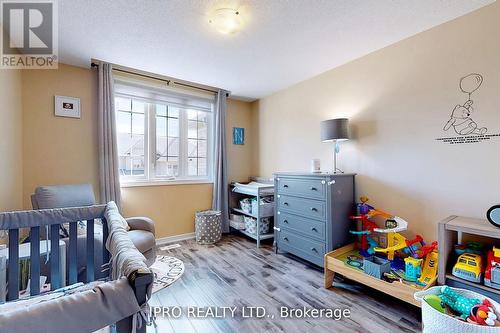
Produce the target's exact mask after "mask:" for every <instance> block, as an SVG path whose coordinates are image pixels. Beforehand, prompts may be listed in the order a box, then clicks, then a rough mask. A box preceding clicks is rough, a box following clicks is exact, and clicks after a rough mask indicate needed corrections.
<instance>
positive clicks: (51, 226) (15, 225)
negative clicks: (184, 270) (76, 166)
mask: <svg viewBox="0 0 500 333" xmlns="http://www.w3.org/2000/svg"><path fill="white" fill-rule="evenodd" d="M122 220H123V219H122V218H121V216H120V215H119V212H118V208H117V207H116V205H115V204H114V203H113V202H111V203H108V204H106V205H94V206H86V207H75V208H57V209H45V210H31V211H18V212H7V213H0V230H7V231H8V257H7V258H4V259H3V262H4V264H5V265H6V274H5V275H6V276H4V279H5V280H6V282H7V291H6V301H7V302H6V303H5V304H4V305H0V328H1V329H0V331H2V332H6V333H8V332H10V331H13V332H16V333H18V332H32V331H33V329H36V331H37V332H51V333H52V332H72V333H76V332H93V331H96V330H99V329H101V328H103V327H105V326H108V325H112V324H115V323H116V330H117V331H118V332H119V333H122V332H123V333H125V332H140V333H142V332H145V331H146V325H144V324H143V323H141V318H139V316H138V313H140V311H141V307H142V306H144V305H145V304H147V300H148V298H149V296H150V290H151V286H152V283H153V273H152V272H151V270H150V269H149V268H148V267H147V265H146V264H145V261H146V259H145V258H144V256H143V255H142V254H141V253H140V252H139V251H138V250H137V249H136V248H135V246H134V245H133V243H132V242H131V240H130V238H129V237H128V236H127V232H126V227H125V226H124V225H123V223H122ZM81 221H86V249H85V252H86V254H85V257H86V263H85V271H86V274H85V276H86V281H78V260H77V258H78V253H77V223H80V222H81ZM62 223H68V224H69V241H68V243H67V245H68V251H67V252H66V253H68V255H67V258H62V257H63V256H62V255H61V251H60V248H59V246H60V244H59V237H60V236H59V228H60V225H61V224H62ZM96 223H98V224H99V225H102V237H103V242H102V246H103V248H102V255H103V263H106V264H105V265H103V266H102V267H101V269H102V272H105V275H106V276H108V278H107V279H106V280H105V281H101V282H99V283H98V284H97V283H96V282H93V281H94V280H95V277H96V273H97V272H96V271H95V265H94V250H95V248H94V243H95V242H94V237H95V235H94V226H95V225H96ZM41 228H46V229H48V234H49V238H50V240H51V241H50V244H49V243H48V242H47V243H46V244H48V246H47V247H48V249H45V250H46V251H47V252H48V254H47V257H48V261H46V260H44V257H43V256H42V257H41V255H40V245H41V244H42V247H43V246H44V242H45V241H44V240H41V239H40V231H41ZM23 233H29V240H30V242H29V252H30V253H29V297H28V298H27V299H28V300H35V301H36V299H37V297H43V296H42V295H43V294H42V295H41V287H42V286H41V285H40V276H41V274H40V272H41V267H42V266H43V267H44V269H47V270H48V271H49V274H48V275H49V276H48V277H47V278H48V281H49V282H50V291H51V292H53V293H55V292H60V291H61V290H62V289H61V288H62V287H64V286H66V285H68V286H74V285H75V284H77V283H78V282H80V283H81V282H84V283H86V284H88V283H95V284H96V287H95V288H93V289H91V290H87V291H82V292H81V293H73V294H71V295H68V296H66V295H64V296H62V297H59V298H56V299H51V300H47V301H43V302H40V303H36V302H35V304H34V305H29V306H21V304H23V302H24V303H26V301H22V300H19V294H20V285H19V283H20V265H19V263H20V260H19V246H20V244H19V239H20V236H21V234H23ZM117 249H119V251H118V250H117ZM110 251H111V252H110ZM113 251H114V252H115V253H113ZM110 258H111V262H110ZM0 259H1V258H0ZM62 260H66V263H67V265H66V271H67V274H66V278H64V274H61V264H62ZM63 266H64V265H63ZM4 272H5V271H4ZM99 273H101V272H99ZM97 275H101V276H102V274H97ZM0 280H1V276H0ZM49 294H50V293H49ZM15 302H18V303H15ZM18 304H19V305H20V306H19V308H18V307H17V305H18ZM6 305H8V306H9V309H12V308H13V306H12V305H14V308H15V309H14V310H10V311H2V306H6Z"/></svg>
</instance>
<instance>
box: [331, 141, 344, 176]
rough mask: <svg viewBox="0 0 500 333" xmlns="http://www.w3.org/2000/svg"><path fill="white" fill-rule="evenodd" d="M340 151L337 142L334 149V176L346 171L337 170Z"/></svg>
mask: <svg viewBox="0 0 500 333" xmlns="http://www.w3.org/2000/svg"><path fill="white" fill-rule="evenodd" d="M339 151H340V148H339V145H338V143H337V141H335V145H334V147H333V173H334V174H339V173H344V171H342V170H340V169H339V168H337V154H338V153H339Z"/></svg>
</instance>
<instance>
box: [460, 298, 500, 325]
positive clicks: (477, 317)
mask: <svg viewBox="0 0 500 333" xmlns="http://www.w3.org/2000/svg"><path fill="white" fill-rule="evenodd" d="M467 321H468V322H470V323H474V324H478V325H487V326H498V324H499V322H498V321H497V315H496V314H495V310H494V309H493V307H492V305H491V303H490V301H488V300H487V299H484V300H483V303H481V304H479V305H475V306H473V307H472V309H471V311H470V315H469V317H467Z"/></svg>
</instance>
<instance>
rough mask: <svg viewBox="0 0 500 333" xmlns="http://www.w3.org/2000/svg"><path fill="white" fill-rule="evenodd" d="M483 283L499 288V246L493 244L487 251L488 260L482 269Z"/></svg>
mask: <svg viewBox="0 0 500 333" xmlns="http://www.w3.org/2000/svg"><path fill="white" fill-rule="evenodd" d="M484 284H485V285H487V286H489V287H492V288H495V289H500V248H497V247H496V246H493V249H492V250H491V251H488V261H487V262H486V270H485V271H484Z"/></svg>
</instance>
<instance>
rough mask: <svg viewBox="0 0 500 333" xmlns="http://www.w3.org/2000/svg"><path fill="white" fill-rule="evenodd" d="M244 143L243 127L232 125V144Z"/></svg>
mask: <svg viewBox="0 0 500 333" xmlns="http://www.w3.org/2000/svg"><path fill="white" fill-rule="evenodd" d="M244 144H245V129H244V128H241V127H233V145H244Z"/></svg>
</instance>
